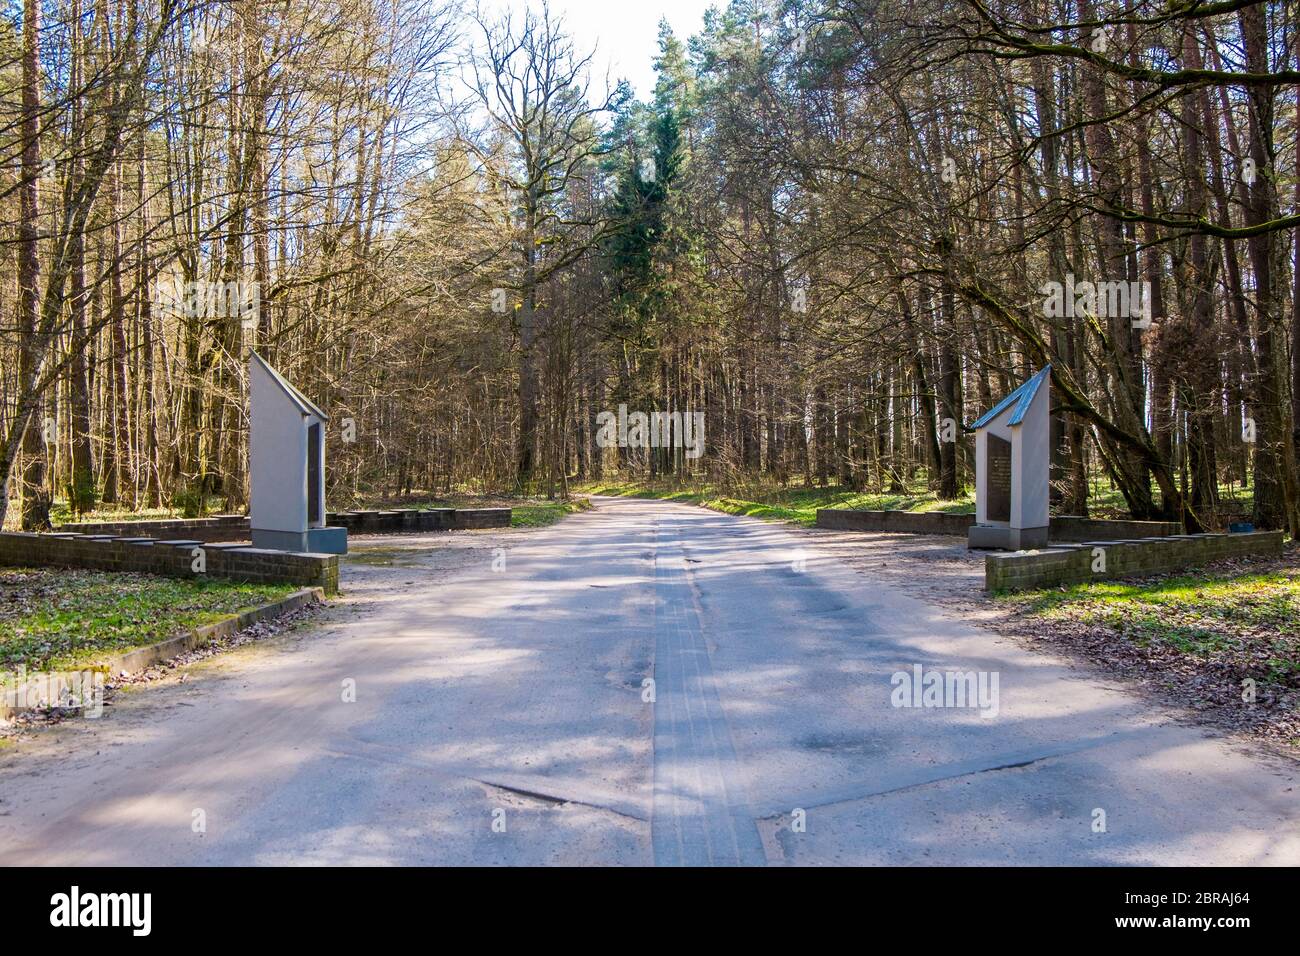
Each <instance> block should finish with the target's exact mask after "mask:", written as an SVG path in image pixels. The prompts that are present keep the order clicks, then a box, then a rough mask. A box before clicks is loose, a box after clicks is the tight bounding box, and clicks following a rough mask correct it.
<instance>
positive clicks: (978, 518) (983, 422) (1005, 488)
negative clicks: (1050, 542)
mask: <svg viewBox="0 0 1300 956" xmlns="http://www.w3.org/2000/svg"><path fill="white" fill-rule="evenodd" d="M1051 389H1052V367H1051V366H1050V365H1049V366H1047V367H1046V368H1044V369H1043V370H1042V371H1041V372H1039V373H1038V374H1037V375H1035V376H1034V377H1033V378H1031V379H1029V381H1027V382H1025V383H1024V384H1023V385H1021V386H1020V387H1019V388H1018V389H1016V390H1015V391H1014V392H1012V393H1011V394H1010V395H1008V396H1007V397H1006V398H1004V399H1002V401H1000V402H998V403H997V405H995V406H993V408H991V409H990V410H989V411H987V412H985V413H984V414H983V415H981V416H980V418H979V419H978V420H977V421H976V422H975V424H974V425H972V426H971V427H972V428H973V429H974V430H975V524H973V525H971V529H970V533H969V536H968V538H967V545H968V546H969V547H972V548H1006V549H1008V550H1011V551H1023V550H1027V549H1031V548H1041V547H1043V546H1044V545H1046V544H1047V529H1048V520H1049V519H1048V503H1049V495H1048V480H1049V477H1050V468H1051V458H1052V454H1051V449H1052V427H1051V414H1050V411H1051V409H1050V403H1051Z"/></svg>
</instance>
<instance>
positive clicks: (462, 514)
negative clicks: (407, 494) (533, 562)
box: [327, 508, 511, 534]
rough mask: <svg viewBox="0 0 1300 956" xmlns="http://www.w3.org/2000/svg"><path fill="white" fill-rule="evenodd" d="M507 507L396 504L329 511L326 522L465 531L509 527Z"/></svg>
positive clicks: (359, 530)
mask: <svg viewBox="0 0 1300 956" xmlns="http://www.w3.org/2000/svg"><path fill="white" fill-rule="evenodd" d="M510 515H511V509H509V508H399V509H397V510H395V511H340V512H331V513H330V514H329V515H328V516H327V523H328V524H332V525H336V526H338V527H341V528H347V529H348V532H349V533H350V534H398V533H401V532H407V533H411V532H417V531H469V530H472V529H475V528H508V527H510Z"/></svg>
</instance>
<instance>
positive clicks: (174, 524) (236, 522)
mask: <svg viewBox="0 0 1300 956" xmlns="http://www.w3.org/2000/svg"><path fill="white" fill-rule="evenodd" d="M55 530H56V531H59V532H71V533H72V534H111V535H114V536H115V537H116V536H124V537H134V536H139V537H150V538H184V539H186V540H190V541H247V540H248V534H249V531H248V517H247V516H246V515H213V516H212V517H210V518H159V519H157V520H149V521H77V522H74V523H71V524H65V525H60V526H59V527H58V528H56V529H55Z"/></svg>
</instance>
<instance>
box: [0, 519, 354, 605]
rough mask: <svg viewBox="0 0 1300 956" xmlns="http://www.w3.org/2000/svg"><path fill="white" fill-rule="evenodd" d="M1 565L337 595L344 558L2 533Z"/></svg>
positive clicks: (149, 541)
mask: <svg viewBox="0 0 1300 956" xmlns="http://www.w3.org/2000/svg"><path fill="white" fill-rule="evenodd" d="M195 548H202V551H203V563H204V569H203V571H202V572H195V570H194V559H195V556H194V549H195ZM0 565H7V566H9V567H28V566H30V567H62V568H88V569H91V570H96V571H142V572H145V573H147V574H161V575H165V576H167V577H174V578H195V577H202V576H203V575H208V576H210V577H214V578H224V579H226V580H230V581H248V582H253V583H259V584H297V585H301V586H302V587H318V588H321V589H322V590H324V591H325V593H326V594H334V593H336V592H337V591H338V587H339V559H338V555H334V554H300V553H296V552H291V551H267V550H264V549H261V548H248V547H243V546H232V545H213V544H212V543H211V542H203V541H199V540H197V539H193V538H191V539H187V540H178V539H172V540H164V541H159V540H155V539H153V538H143V537H121V536H109V535H75V534H68V533H58V534H26V533H22V532H5V533H0Z"/></svg>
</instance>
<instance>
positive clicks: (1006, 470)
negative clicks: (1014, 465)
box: [984, 435, 1011, 521]
mask: <svg viewBox="0 0 1300 956" xmlns="http://www.w3.org/2000/svg"><path fill="white" fill-rule="evenodd" d="M984 487H985V488H987V489H988V500H987V517H988V520H989V521H1010V520H1011V442H1009V441H1005V440H1003V439H1001V438H999V437H998V436H997V435H989V437H988V454H987V456H986V459H985V463H984Z"/></svg>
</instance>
